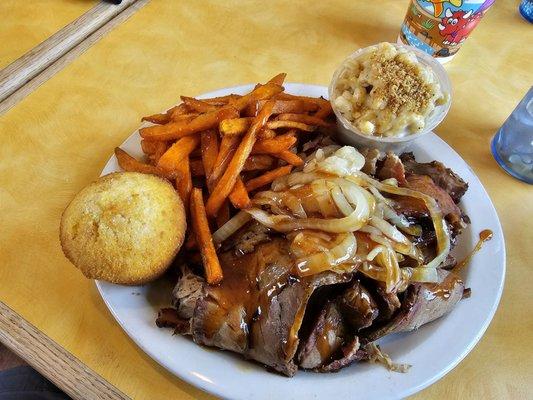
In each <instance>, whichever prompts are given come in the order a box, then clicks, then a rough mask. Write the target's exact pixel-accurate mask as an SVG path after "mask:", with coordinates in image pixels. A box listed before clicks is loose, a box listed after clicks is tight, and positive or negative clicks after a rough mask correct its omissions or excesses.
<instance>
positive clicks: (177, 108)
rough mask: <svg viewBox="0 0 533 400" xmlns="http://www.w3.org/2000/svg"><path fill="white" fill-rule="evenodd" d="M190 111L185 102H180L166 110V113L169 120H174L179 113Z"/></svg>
mask: <svg viewBox="0 0 533 400" xmlns="http://www.w3.org/2000/svg"><path fill="white" fill-rule="evenodd" d="M190 112H191V110H190V109H189V107H187V104H185V103H181V104H178V105H177V106H174V107H172V108H171V109H169V110H167V112H166V114H167V115H168V117H169V118H170V120H171V121H174V120H175V119H176V118H177V117H179V116H180V115H183V114H188V113H190Z"/></svg>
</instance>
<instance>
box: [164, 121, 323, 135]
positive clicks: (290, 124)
mask: <svg viewBox="0 0 533 400" xmlns="http://www.w3.org/2000/svg"><path fill="white" fill-rule="evenodd" d="M163 126H164V125H163ZM267 128H269V129H279V128H293V129H298V130H300V131H304V132H313V131H314V130H315V129H316V126H311V125H307V124H303V123H301V122H294V121H269V122H268V123H267Z"/></svg>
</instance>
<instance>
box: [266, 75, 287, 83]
mask: <svg viewBox="0 0 533 400" xmlns="http://www.w3.org/2000/svg"><path fill="white" fill-rule="evenodd" d="M286 77H287V74H286V73H285V72H282V73H280V74H277V75H276V76H273V77H272V78H270V80H269V81H268V83H267V85H268V84H269V83H274V84H276V85H280V86H281V85H283V82H285V78H286Z"/></svg>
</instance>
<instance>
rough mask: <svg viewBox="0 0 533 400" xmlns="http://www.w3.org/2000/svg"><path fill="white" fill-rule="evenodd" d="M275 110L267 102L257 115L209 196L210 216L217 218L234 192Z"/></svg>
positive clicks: (207, 207) (271, 103)
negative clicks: (249, 157) (257, 138)
mask: <svg viewBox="0 0 533 400" xmlns="http://www.w3.org/2000/svg"><path fill="white" fill-rule="evenodd" d="M262 87H265V86H262ZM239 100H240V99H239ZM273 108H274V101H270V102H266V103H265V105H264V107H263V108H262V109H261V111H260V112H259V114H257V117H255V118H254V122H253V123H252V126H251V127H250V129H249V130H248V132H247V133H246V135H244V137H243V138H242V141H241V143H240V144H239V147H238V148H237V150H236V151H235V154H234V155H233V158H232V159H231V161H230V163H229V165H228V168H227V169H226V171H225V172H224V175H222V178H220V180H219V181H218V182H217V184H216V186H215V188H214V190H213V192H212V193H211V195H210V196H209V200H208V201H207V205H206V211H207V214H208V215H211V216H216V214H217V212H218V210H219V209H220V207H221V206H222V203H223V202H224V200H225V199H226V198H227V197H228V196H229V194H230V193H231V191H232V190H233V186H234V185H235V181H236V180H237V177H238V176H239V174H240V173H241V171H242V169H243V167H244V163H245V162H246V159H247V158H248V156H249V155H250V153H251V152H252V148H253V146H254V143H255V141H256V137H257V133H258V132H259V131H260V130H261V128H263V126H264V125H265V124H266V122H267V121H268V118H270V116H271V115H272V109H273Z"/></svg>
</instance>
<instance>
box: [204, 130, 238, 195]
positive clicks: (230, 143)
mask: <svg viewBox="0 0 533 400" xmlns="http://www.w3.org/2000/svg"><path fill="white" fill-rule="evenodd" d="M240 140H241V138H240V137H239V136H223V137H222V140H221V141H220V149H219V151H218V155H217V160H216V162H215V166H214V168H213V170H212V171H211V175H209V177H208V178H209V179H208V183H207V187H208V189H209V192H210V193H211V189H213V187H214V186H215V185H216V183H217V182H218V180H219V179H220V177H221V176H222V175H223V174H224V171H226V168H227V167H228V164H229V163H230V161H231V158H232V157H233V154H234V153H235V150H237V146H238V145H239V141H240Z"/></svg>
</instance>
